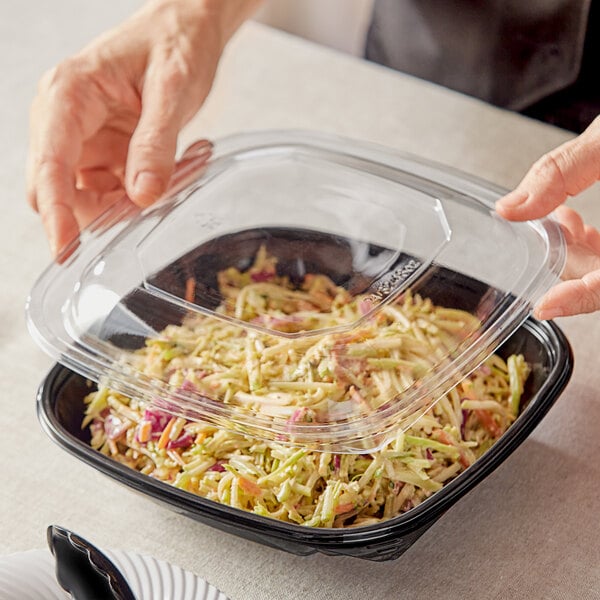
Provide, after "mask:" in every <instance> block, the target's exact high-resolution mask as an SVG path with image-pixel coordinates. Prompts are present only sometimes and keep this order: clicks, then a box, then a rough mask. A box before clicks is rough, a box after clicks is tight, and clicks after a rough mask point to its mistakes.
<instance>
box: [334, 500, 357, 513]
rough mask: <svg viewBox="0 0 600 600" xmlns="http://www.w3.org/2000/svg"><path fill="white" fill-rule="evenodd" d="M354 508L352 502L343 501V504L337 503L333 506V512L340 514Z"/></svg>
mask: <svg viewBox="0 0 600 600" xmlns="http://www.w3.org/2000/svg"><path fill="white" fill-rule="evenodd" d="M353 508H354V503H353V502H344V503H343V504H338V505H337V506H336V507H335V514H336V515H342V514H344V513H347V512H350V511H351V510H352V509H353Z"/></svg>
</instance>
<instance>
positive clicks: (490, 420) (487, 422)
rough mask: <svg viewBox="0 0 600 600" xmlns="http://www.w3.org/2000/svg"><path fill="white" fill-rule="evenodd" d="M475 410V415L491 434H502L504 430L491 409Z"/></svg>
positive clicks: (495, 435) (497, 435)
mask: <svg viewBox="0 0 600 600" xmlns="http://www.w3.org/2000/svg"><path fill="white" fill-rule="evenodd" d="M473 412H474V413H475V416H476V417H477V419H478V420H479V422H480V423H481V425H482V426H483V427H484V429H486V430H487V431H488V433H489V434H490V435H493V436H494V437H495V438H498V437H500V436H501V435H502V430H501V429H500V426H499V425H498V423H496V420H495V419H494V416H493V415H492V414H491V413H490V411H488V410H482V409H478V410H475V411H473Z"/></svg>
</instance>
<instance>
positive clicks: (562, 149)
mask: <svg viewBox="0 0 600 600" xmlns="http://www.w3.org/2000/svg"><path fill="white" fill-rule="evenodd" d="M599 165H600V117H598V118H596V119H595V121H593V122H592V124H591V125H590V126H589V127H588V128H587V129H586V130H585V131H584V132H583V133H582V134H581V135H580V136H578V137H576V138H575V139H573V140H570V141H569V142H566V143H565V144H563V145H562V146H559V147H558V148H556V149H554V150H552V151H551V152H549V153H548V154H546V155H544V156H543V157H542V158H540V159H539V160H538V161H537V162H536V163H535V164H534V165H533V167H531V169H530V170H529V172H528V173H527V174H526V175H525V177H524V178H523V180H522V181H521V183H520V184H519V185H518V186H517V188H516V189H515V190H513V191H512V192H510V193H509V194H507V195H506V196H504V197H503V198H501V199H500V200H498V202H497V203H496V210H497V211H498V213H499V214H500V215H501V216H503V217H505V218H507V219H512V220H515V221H524V220H527V219H538V218H540V217H543V216H545V215H547V214H549V213H551V212H552V211H553V210H554V209H555V208H557V207H558V206H559V205H560V204H562V203H563V202H564V201H565V200H566V199H567V198H568V197H569V196H576V195H577V194H579V193H580V192H582V191H583V190H584V189H586V188H588V187H590V186H591V185H592V184H593V183H594V182H595V181H596V180H598V178H599V177H600V169H599Z"/></svg>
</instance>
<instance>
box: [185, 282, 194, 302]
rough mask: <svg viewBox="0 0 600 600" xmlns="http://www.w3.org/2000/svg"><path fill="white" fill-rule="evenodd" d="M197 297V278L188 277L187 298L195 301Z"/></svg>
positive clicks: (186, 285)
mask: <svg viewBox="0 0 600 600" xmlns="http://www.w3.org/2000/svg"><path fill="white" fill-rule="evenodd" d="M195 299H196V279H195V278H194V277H188V278H187V279H186V281H185V300H186V301H187V302H193V301H194V300H195Z"/></svg>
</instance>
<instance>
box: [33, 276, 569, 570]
mask: <svg viewBox="0 0 600 600" xmlns="http://www.w3.org/2000/svg"><path fill="white" fill-rule="evenodd" d="M444 272H445V270H443V269H442V270H440V271H438V277H434V278H432V280H431V281H430V286H429V287H428V289H427V290H426V291H427V293H428V295H429V296H430V297H431V298H432V299H433V300H434V302H439V301H443V302H444V303H445V304H446V305H452V306H457V307H463V308H467V307H468V305H469V304H470V303H471V301H474V302H475V303H476V302H477V301H479V293H480V292H481V290H482V289H486V287H485V286H482V285H478V282H476V281H475V280H473V279H471V278H465V279H464V282H463V283H464V285H462V286H458V288H457V287H454V288H453V290H451V291H450V293H449V289H448V287H447V286H445V285H444V282H445V277H444V276H443V275H444ZM453 283H454V285H455V286H456V274H454V277H453ZM423 292H425V290H423ZM497 352H498V353H499V354H500V355H501V356H504V357H506V356H509V355H510V354H513V353H522V354H523V355H524V357H525V360H526V361H527V362H529V363H530V364H531V365H532V367H533V370H532V373H531V375H530V377H529V379H528V381H527V385H526V388H525V394H524V400H523V410H522V413H521V415H520V416H519V417H518V419H517V420H516V421H515V423H514V424H513V425H512V426H511V427H510V429H509V430H508V431H507V432H506V433H505V434H504V435H503V436H502V438H501V439H500V440H498V442H496V444H495V445H494V446H493V447H492V448H491V449H490V450H488V451H487V452H486V453H485V454H484V455H483V456H482V457H481V458H480V459H479V460H478V461H477V462H476V463H475V464H474V465H472V466H471V467H469V468H468V469H467V470H466V471H464V472H463V473H462V474H461V475H459V476H458V477H457V478H456V479H454V480H453V481H451V482H450V483H448V484H447V485H446V486H445V487H443V488H442V489H441V490H440V491H438V492H436V493H435V494H433V496H431V497H430V498H429V499H427V500H426V501H425V502H423V503H422V504H420V505H419V506H417V507H415V508H413V509H412V510H410V511H409V512H407V513H405V514H403V515H400V516H398V517H395V518H393V519H390V520H388V521H384V522H382V523H379V524H376V525H369V526H365V527H357V528H349V529H321V528H308V527H302V526H299V525H294V524H289V523H283V522H279V521H276V520H274V519H269V518H267V517H261V516H257V515H255V514H252V513H248V512H244V511H241V510H238V509H234V508H231V507H228V506H224V505H221V504H218V503H216V502H214V501H211V500H206V499H204V498H201V497H199V496H195V495H193V494H191V493H189V492H185V491H182V490H179V489H177V488H175V487H172V486H170V485H168V484H166V483H163V482H161V481H157V480H155V479H152V478H151V477H148V476H146V475H142V474H141V473H138V472H136V471H134V470H132V469H129V468H127V467H125V466H123V465H121V464H120V463H118V462H116V461H114V460H112V459H111V458H109V457H107V456H105V455H103V454H101V453H99V452H97V451H95V450H93V449H92V448H91V447H90V446H89V433H88V431H87V430H82V429H81V422H82V419H83V414H84V410H85V405H84V402H83V398H84V396H85V395H86V394H87V393H89V391H90V388H89V383H88V382H87V381H86V380H85V378H83V377H82V376H80V375H78V374H76V373H74V372H72V371H70V370H69V369H67V368H66V367H64V366H62V365H56V366H55V367H54V368H53V369H52V370H51V371H50V373H49V374H48V375H47V377H46V378H45V380H44V382H43V383H42V385H41V386H40V389H39V393H38V397H37V410H38V416H39V419H40V422H41V424H42V426H43V428H44V430H45V431H46V432H47V434H48V435H49V436H50V437H51V438H52V439H53V440H54V441H55V442H56V443H58V444H59V445H60V446H61V447H63V448H64V449H65V450H67V451H68V452H70V453H71V454H73V455H74V456H76V457H77V458H79V459H80V460H82V461H84V462H86V463H88V464H89V465H91V466H92V467H94V468H96V469H97V470H99V471H101V472H102V473H104V474H106V475H108V476H110V477H113V478H114V479H116V480H117V481H119V482H121V483H123V484H125V485H127V486H129V487H131V488H133V489H135V490H137V491H138V492H141V493H142V494H144V495H146V496H148V497H149V498H151V499H153V500H156V501H159V502H163V503H165V504H167V505H168V506H170V507H171V508H172V509H174V510H175V511H177V512H178V513H181V514H184V515H187V516H189V517H192V518H193V519H197V520H198V521H201V522H203V523H206V524H208V525H211V526H213V527H217V528H219V529H221V530H223V531H227V532H228V533H232V534H234V535H238V536H241V537H244V538H247V539H250V540H253V541H255V542H259V543H262V544H265V545H268V546H272V547H275V548H279V549H282V550H285V551H287V552H291V553H294V554H299V555H307V554H312V553H314V552H322V553H324V554H338V555H348V556H355V557H359V558H365V559H369V560H375V561H385V560H392V559H395V558H398V557H399V556H400V555H401V554H402V553H403V552H405V551H406V550H407V548H409V547H410V546H411V544H413V543H414V542H415V540H416V539H418V538H419V536H421V535H422V534H423V533H424V532H425V531H426V530H427V529H428V528H429V527H431V525H433V524H434V523H435V521H436V520H437V519H439V518H440V517H441V516H442V515H443V514H444V512H445V511H446V510H448V508H450V507H451V506H452V505H453V504H454V503H455V502H457V501H458V500H460V498H461V497H462V496H464V495H465V494H466V493H467V492H468V491H469V490H471V489H472V488H473V487H474V486H475V485H477V484H478V483H479V482H480V481H481V480H482V479H483V478H484V477H486V476H487V475H489V474H490V473H491V472H492V471H493V470H494V469H495V468H497V467H498V465H500V464H501V463H502V462H503V461H504V460H505V459H506V458H507V457H508V456H509V455H510V454H511V452H513V451H514V450H515V449H516V448H517V447H518V446H519V444H521V443H522V442H523V440H524V439H525V438H526V437H527V436H528V435H529V434H530V433H531V431H532V430H533V429H534V428H535V427H536V425H537V424H538V423H539V422H540V421H541V419H542V418H543V417H544V415H545V414H546V413H547V412H548V410H549V409H550V407H551V406H552V405H553V403H554V402H555V401H556V399H557V398H558V397H559V395H560V394H561V392H562V391H563V389H564V388H565V386H566V384H567V383H568V381H569V379H570V376H571V373H572V369H573V357H572V353H571V348H570V346H569V343H568V341H567V339H566V338H565V336H564V334H563V333H562V331H561V330H560V329H559V328H558V327H557V326H556V325H555V324H554V323H552V322H540V321H536V320H534V319H531V318H530V319H528V320H527V321H526V322H525V323H524V324H523V325H522V326H521V327H520V328H519V329H518V330H517V331H516V332H515V333H514V334H513V335H512V336H511V337H510V338H509V339H508V340H507V341H506V342H505V343H504V344H503V345H502V347H501V348H500V349H499V350H498V351H497Z"/></svg>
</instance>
